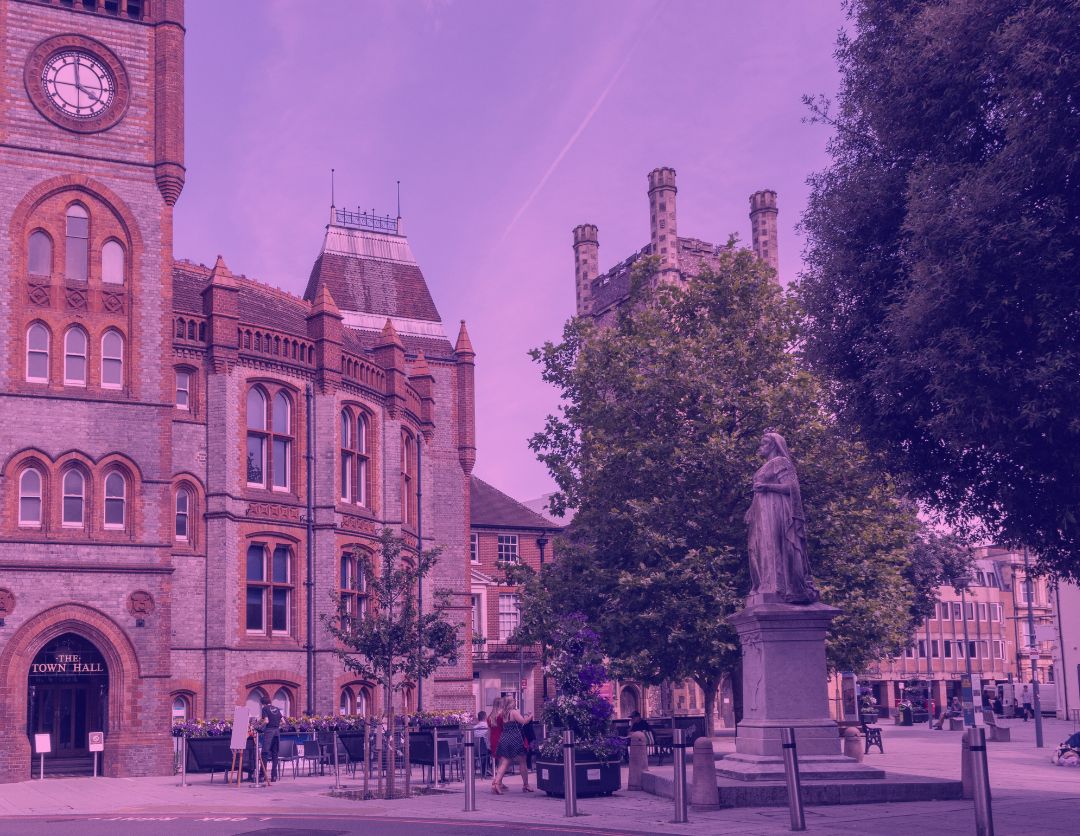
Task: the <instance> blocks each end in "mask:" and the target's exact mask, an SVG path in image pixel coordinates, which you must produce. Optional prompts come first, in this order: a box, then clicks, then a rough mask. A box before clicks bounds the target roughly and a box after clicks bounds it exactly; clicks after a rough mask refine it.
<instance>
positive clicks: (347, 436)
mask: <svg viewBox="0 0 1080 836" xmlns="http://www.w3.org/2000/svg"><path fill="white" fill-rule="evenodd" d="M353 456H354V452H353V431H352V413H351V412H349V410H347V409H343V410H341V500H342V501H343V502H352V497H353Z"/></svg>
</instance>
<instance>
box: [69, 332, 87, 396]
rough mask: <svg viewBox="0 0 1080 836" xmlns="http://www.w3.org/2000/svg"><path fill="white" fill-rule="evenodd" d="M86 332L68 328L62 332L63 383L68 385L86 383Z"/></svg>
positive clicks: (83, 384)
mask: <svg viewBox="0 0 1080 836" xmlns="http://www.w3.org/2000/svg"><path fill="white" fill-rule="evenodd" d="M87 342H88V341H87V339H86V332H85V331H84V330H83V329H82V328H78V327H76V328H69V329H68V332H67V333H66V334H64V383H65V384H66V385H68V386H85V385H86V346H87Z"/></svg>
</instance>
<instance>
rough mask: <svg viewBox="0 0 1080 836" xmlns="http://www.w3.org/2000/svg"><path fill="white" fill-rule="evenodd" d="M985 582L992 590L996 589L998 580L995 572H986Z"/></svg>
mask: <svg viewBox="0 0 1080 836" xmlns="http://www.w3.org/2000/svg"><path fill="white" fill-rule="evenodd" d="M986 580H987V581H988V582H989V583H990V586H992V587H993V588H994V589H997V588H998V579H997V573H996V572H987V575H986Z"/></svg>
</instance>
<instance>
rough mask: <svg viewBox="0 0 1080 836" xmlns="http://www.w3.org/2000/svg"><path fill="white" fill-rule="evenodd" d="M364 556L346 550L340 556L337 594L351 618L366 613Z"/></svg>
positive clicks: (362, 615)
mask: <svg viewBox="0 0 1080 836" xmlns="http://www.w3.org/2000/svg"><path fill="white" fill-rule="evenodd" d="M365 565H366V558H365V556H364V555H363V554H362V553H361V554H354V553H352V552H346V553H345V554H343V555H342V556H341V576H340V578H339V579H338V583H339V594H340V595H341V602H342V604H343V605H344V607H345V611H346V612H347V613H348V614H349V615H350V616H352V617H353V618H363V617H364V616H365V615H366V614H367V575H366V573H365V572H364V566H365Z"/></svg>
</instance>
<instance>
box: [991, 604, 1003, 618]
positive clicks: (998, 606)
mask: <svg viewBox="0 0 1080 836" xmlns="http://www.w3.org/2000/svg"><path fill="white" fill-rule="evenodd" d="M992 607H993V617H994V621H1001V614H1002V609H1001V604H993V605H992Z"/></svg>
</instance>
